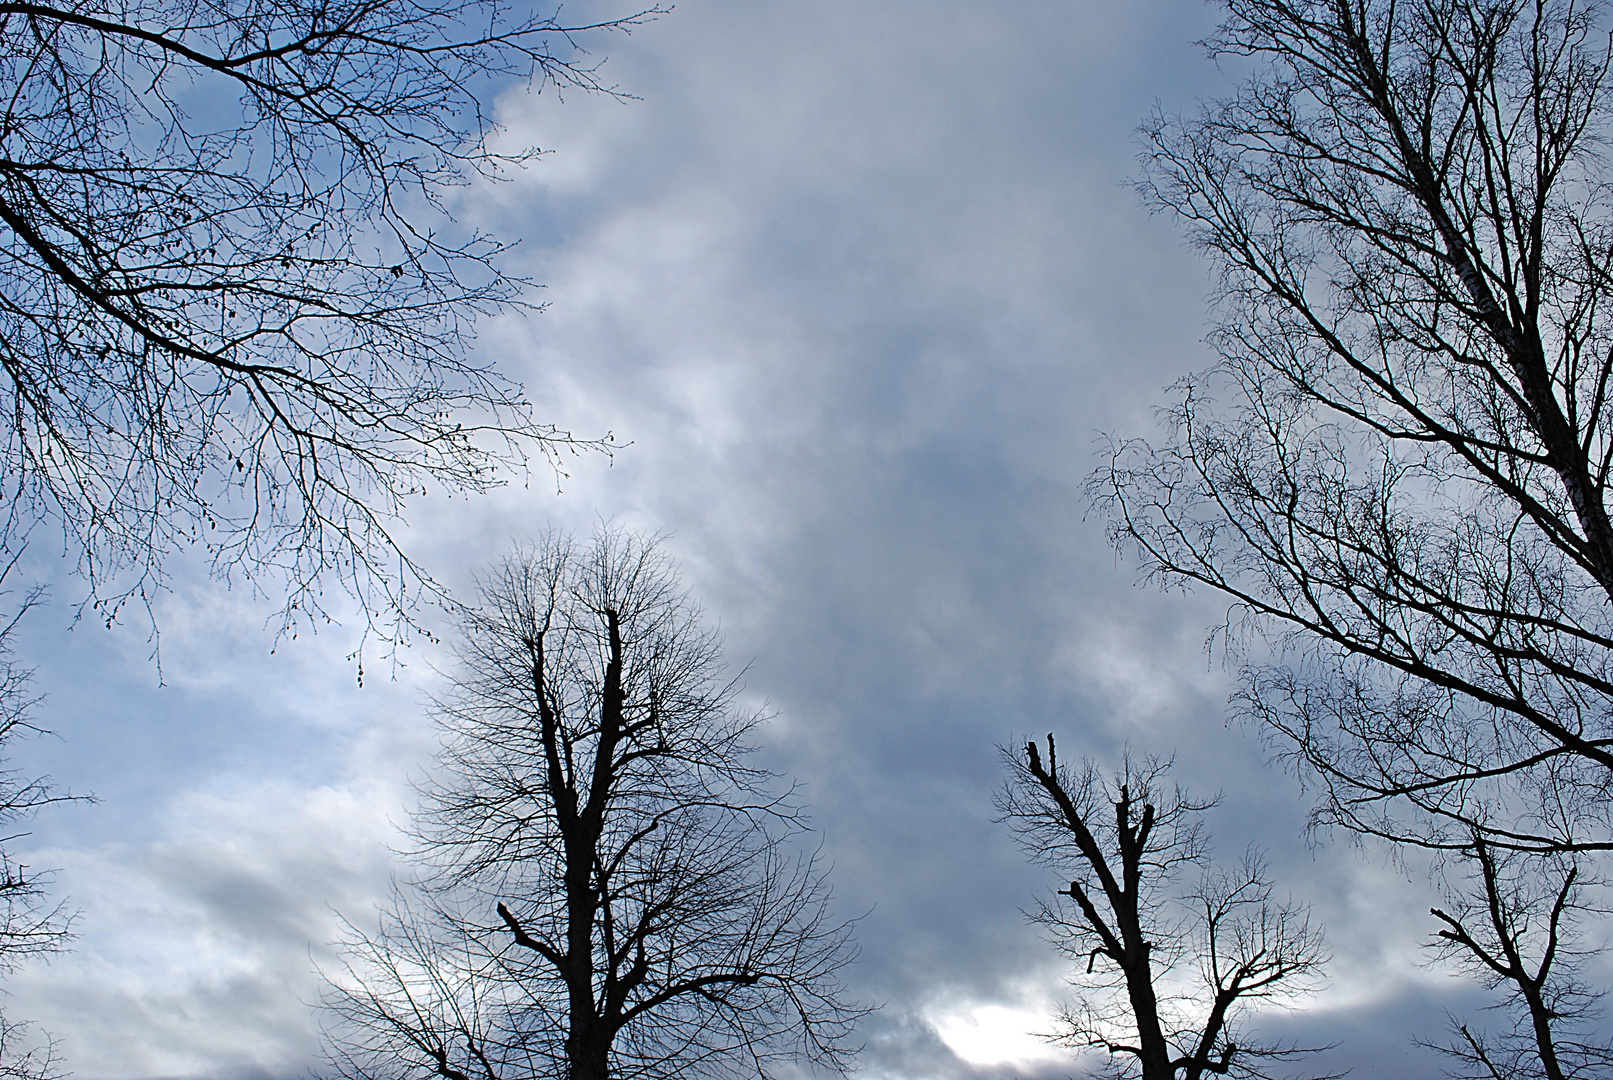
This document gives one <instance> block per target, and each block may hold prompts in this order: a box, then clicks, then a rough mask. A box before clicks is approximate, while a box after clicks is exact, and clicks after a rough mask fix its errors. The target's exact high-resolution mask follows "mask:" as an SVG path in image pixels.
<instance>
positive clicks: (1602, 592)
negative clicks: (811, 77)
mask: <svg viewBox="0 0 1613 1080" xmlns="http://www.w3.org/2000/svg"><path fill="white" fill-rule="evenodd" d="M1225 7H1226V10H1227V13H1228V17H1227V20H1226V22H1225V24H1224V25H1223V26H1222V28H1221V29H1220V31H1219V32H1218V33H1217V35H1216V36H1215V37H1214V38H1213V39H1212V40H1211V41H1210V43H1209V48H1210V51H1211V52H1212V53H1213V54H1216V55H1220V56H1224V57H1236V58H1239V60H1240V61H1241V62H1244V63H1246V64H1247V65H1248V70H1251V71H1252V74H1251V75H1250V76H1249V77H1248V79H1247V81H1245V82H1244V84H1243V85H1242V87H1241V88H1240V89H1239V90H1238V92H1237V93H1236V94H1235V95H1233V96H1232V97H1230V98H1228V99H1226V100H1223V101H1218V102H1213V103H1210V104H1209V105H1207V106H1206V107H1205V109H1204V111H1203V113H1202V114H1201V115H1200V116H1198V117H1197V118H1192V119H1183V118H1177V117H1170V116H1164V115H1160V116H1158V117H1156V118H1155V120H1154V121H1153V122H1152V123H1151V124H1150V125H1149V126H1148V127H1147V129H1146V130H1145V139H1146V142H1147V155H1146V162H1147V165H1146V173H1145V176H1144V178H1143V180H1142V182H1141V185H1140V186H1141V189H1142V192H1143V194H1144V196H1145V198H1146V199H1147V200H1148V201H1149V202H1150V203H1151V204H1152V205H1153V206H1154V207H1156V208H1158V209H1161V210H1165V211H1169V212H1171V213H1173V214H1175V215H1177V216H1178V217H1179V218H1180V219H1181V220H1182V221H1184V222H1185V223H1186V224H1187V226H1188V229H1189V233H1190V236H1191V238H1192V240H1193V242H1194V243H1195V244H1196V245H1197V246H1198V247H1199V248H1200V249H1201V250H1202V251H1204V252H1206V253H1207V254H1208V255H1209V256H1210V257H1211V259H1212V260H1213V262H1214V263H1215V266H1216V268H1217V270H1218V272H1219V280H1220V290H1219V293H1220V295H1219V304H1218V324H1217V325H1216V327H1215V329H1214V331H1213V332H1212V334H1211V337H1210V343H1211V345H1212V346H1213V347H1214V349H1215V350H1216V352H1217V353H1218V354H1219V357H1220V362H1219V364H1218V365H1217V366H1216V367H1215V368H1214V369H1213V370H1212V371H1211V372H1210V373H1209V374H1207V375H1205V376H1201V377H1196V378H1192V379H1189V380H1186V381H1184V382H1183V383H1182V384H1181V385H1180V386H1179V387H1178V388H1177V393H1176V396H1175V401H1174V404H1173V405H1172V407H1171V409H1170V411H1169V413H1168V420H1167V423H1168V428H1169V431H1168V434H1167V436H1166V438H1165V439H1164V441H1163V442H1162V443H1160V444H1159V445H1155V446H1150V445H1148V444H1146V443H1143V442H1140V441H1133V442H1123V443H1117V444H1116V445H1115V447H1114V453H1113V456H1112V459H1111V462H1110V464H1109V467H1108V468H1106V469H1104V470H1102V471H1101V472H1100V474H1099V475H1098V476H1097V477H1096V478H1095V479H1094V481H1093V492H1094V494H1095V496H1096V498H1097V500H1098V501H1099V503H1100V504H1102V505H1103V506H1104V507H1105V508H1106V509H1107V510H1108V511H1109V513H1110V516H1111V522H1112V525H1113V535H1114V537H1115V539H1116V542H1117V543H1118V544H1119V545H1120V546H1122V547H1130V548H1132V549H1134V550H1136V551H1137V552H1139V553H1140V554H1141V556H1142V559H1143V561H1144V564H1145V566H1146V567H1147V569H1148V571H1149V572H1151V573H1152V574H1154V575H1156V576H1157V577H1158V578H1159V579H1161V580H1162V581H1165V582H1170V583H1182V584H1196V585H1201V586H1208V587H1209V588H1210V589H1212V590H1214V591H1215V592H1217V593H1219V594H1221V595H1222V596H1224V597H1226V598H1227V599H1228V600H1229V601H1230V602H1231V605H1232V606H1231V610H1230V612H1229V616H1228V619H1227V622H1226V624H1225V625H1224V626H1223V627H1222V630H1223V631H1225V632H1226V634H1227V638H1226V640H1227V642H1228V644H1229V645H1230V646H1231V651H1230V655H1231V656H1233V657H1235V658H1237V659H1238V660H1239V661H1240V663H1241V665H1242V688H1241V690H1240V692H1239V693H1238V695H1237V696H1236V697H1235V699H1234V701H1235V704H1236V705H1237V706H1238V707H1239V709H1240V711H1241V712H1242V713H1243V714H1244V715H1245V716H1248V717H1251V718H1253V719H1254V720H1255V721H1256V722H1257V723H1258V724H1259V725H1261V726H1262V727H1263V729H1264V730H1265V731H1266V732H1267V733H1268V734H1270V735H1271V736H1272V737H1273V738H1274V740H1275V741H1276V743H1277V745H1278V746H1279V748H1280V751H1281V752H1282V753H1285V754H1287V755H1291V758H1292V760H1294V761H1296V762H1297V763H1299V764H1300V765H1301V767H1302V768H1303V769H1304V770H1305V771H1306V772H1307V773H1308V774H1309V775H1310V776H1311V777H1312V778H1314V779H1316V780H1318V781H1319V782H1320V786H1321V789H1322V799H1321V803H1320V806H1319V807H1318V809H1317V812H1316V823H1317V824H1318V825H1321V826H1341V827H1343V828H1345V829H1348V830H1352V831H1354V832H1356V833H1358V834H1364V835H1370V836H1376V837H1382V838H1387V839H1389V840H1391V841H1394V842H1397V843H1402V844H1415V845H1421V846H1424V847H1428V848H1432V849H1434V850H1436V851H1438V852H1441V853H1443V855H1444V857H1445V858H1446V860H1447V861H1446V862H1445V864H1444V867H1445V872H1446V874H1447V876H1448V878H1449V879H1451V880H1453V881H1456V882H1458V883H1461V882H1465V883H1466V886H1465V887H1466V890H1467V891H1465V892H1463V891H1461V890H1458V892H1457V894H1456V897H1455V899H1454V900H1453V902H1452V904H1451V905H1450V906H1451V908H1452V910H1451V911H1440V912H1436V915H1437V917H1438V918H1439V919H1440V931H1441V933H1442V934H1444V935H1445V937H1446V940H1447V942H1448V943H1449V944H1450V948H1451V954H1452V955H1453V956H1457V957H1461V958H1464V959H1465V960H1466V961H1467V962H1469V964H1470V966H1472V967H1474V969H1475V970H1477V971H1479V972H1480V973H1481V974H1482V975H1483V976H1484V977H1485V978H1486V979H1487V980H1488V981H1490V982H1491V983H1492V985H1496V986H1499V987H1500V988H1501V989H1503V990H1504V991H1505V998H1506V1002H1507V1004H1508V1005H1509V1007H1511V1008H1513V1009H1515V1010H1516V1011H1515V1012H1514V1014H1513V1015H1514V1017H1515V1019H1516V1021H1517V1025H1518V1026H1517V1028H1516V1029H1515V1032H1514V1034H1517V1035H1519V1039H1521V1040H1522V1041H1519V1039H1512V1038H1511V1037H1508V1038H1509V1041H1508V1042H1507V1054H1506V1057H1507V1060H1508V1061H1509V1062H1510V1064H1508V1065H1507V1066H1506V1067H1507V1068H1508V1069H1511V1070H1518V1069H1521V1070H1523V1071H1524V1072H1525V1073H1527V1074H1529V1075H1546V1076H1556V1075H1560V1074H1561V1073H1562V1070H1561V1069H1560V1068H1559V1066H1558V1064H1555V1063H1554V1061H1553V1055H1554V1051H1553V1049H1552V1039H1551V1038H1550V1037H1549V1034H1550V1033H1549V1032H1547V1031H1544V1030H1543V1029H1542V1027H1541V1021H1542V1020H1549V1019H1551V1018H1550V1017H1548V1016H1546V1014H1547V1013H1549V1012H1553V1011H1555V1010H1557V1008H1558V1006H1557V1005H1552V1004H1548V1003H1546V1002H1545V999H1544V998H1543V996H1542V995H1544V994H1546V993H1547V990H1548V988H1549V987H1550V986H1551V985H1553V982H1552V971H1553V970H1554V967H1553V965H1554V963H1556V964H1558V965H1560V964H1561V958H1560V954H1554V953H1553V951H1552V948H1550V947H1547V946H1546V945H1542V944H1540V943H1539V942H1535V943H1534V944H1530V942H1531V941H1532V940H1533V935H1534V934H1535V933H1537V932H1541V927H1545V930H1544V933H1545V935H1546V938H1547V939H1548V940H1549V941H1554V940H1556V935H1557V933H1558V930H1559V928H1560V925H1559V923H1560V920H1561V919H1562V918H1563V917H1564V915H1565V912H1568V911H1570V910H1571V905H1570V901H1571V900H1572V898H1573V897H1574V896H1575V895H1576V894H1575V889H1576V888H1577V887H1578V885H1577V884H1576V880H1577V879H1576V877H1575V875H1576V874H1580V873H1581V871H1584V873H1585V874H1589V875H1590V876H1596V875H1595V868H1596V865H1597V860H1598V858H1599V857H1600V856H1599V855H1598V854H1597V853H1599V852H1605V851H1607V850H1609V849H1613V798H1610V795H1613V618H1610V616H1613V606H1610V599H1613V527H1610V525H1609V521H1610V518H1609V508H1608V481H1609V475H1610V472H1613V415H1610V410H1613V394H1610V391H1613V323H1610V321H1609V314H1610V311H1613V306H1610V305H1613V277H1610V276H1609V266H1610V256H1613V213H1610V211H1613V206H1610V203H1609V198H1610V195H1613V182H1610V181H1613V173H1610V172H1609V162H1608V158H1607V156H1606V153H1605V150H1606V141H1607V137H1608V134H1609V120H1610V117H1613V110H1610V105H1613V102H1610V100H1609V89H1610V88H1609V75H1610V65H1613V44H1610V43H1613V38H1610V36H1609V31H1610V29H1613V27H1610V25H1609V21H1608V18H1607V11H1606V9H1605V8H1604V7H1603V6H1602V5H1600V4H1598V3H1594V2H1580V0H1499V2H1494V0H1482V2H1481V0H1412V2H1390V0H1227V2H1226V4H1225ZM1557 856H1563V857H1567V860H1568V861H1567V862H1566V863H1564V864H1563V865H1565V866H1567V867H1568V868H1569V869H1568V870H1565V871H1563V872H1562V873H1558V872H1557V871H1555V870H1553V867H1554V866H1556V865H1557V863H1556V862H1554V857H1557ZM1503 869H1504V870H1505V873H1503V872H1502V871H1503ZM1509 875H1510V876H1509ZM1509 881H1510V884H1508V882H1509ZM1553 904H1559V905H1569V907H1553ZM1542 905H1544V906H1543V907H1542ZM1542 920H1544V921H1542ZM1451 935H1455V936H1454V937H1453V936H1451ZM1531 949H1534V950H1535V951H1533V952H1531V951H1530V950H1531ZM1554 955H1555V956H1557V960H1555V961H1554V959H1553V957H1554ZM1531 956H1532V957H1533V959H1532V960H1531V959H1528V958H1529V957H1531ZM1492 961H1493V962H1492ZM1555 970H1558V971H1559V972H1560V971H1561V967H1560V966H1559V967H1558V968H1556V969H1555ZM1555 985H1558V986H1562V985H1564V984H1563V983H1560V982H1559V983H1557V984H1555ZM1547 1026H1549V1025H1547ZM1459 1030H1463V1031H1465V1032H1466V1034H1464V1036H1463V1039H1462V1040H1461V1042H1460V1043H1459V1044H1458V1046H1457V1049H1458V1050H1459V1051H1460V1056H1463V1057H1464V1060H1465V1061H1466V1065H1467V1066H1469V1067H1472V1068H1474V1069H1477V1070H1479V1071H1481V1072H1484V1073H1485V1075H1490V1072H1488V1071H1487V1070H1491V1069H1493V1068H1495V1067H1499V1065H1500V1063H1501V1058H1499V1057H1496V1056H1495V1055H1493V1054H1491V1052H1490V1050H1489V1049H1486V1048H1485V1045H1484V1043H1483V1039H1482V1038H1480V1037H1479V1036H1478V1035H1476V1034H1475V1033H1473V1032H1472V1031H1471V1029H1465V1028H1461V1027H1460V1026H1459ZM1525 1036H1527V1037H1525ZM1514 1051H1518V1053H1514ZM1587 1052H1589V1051H1587ZM1520 1053H1521V1055H1522V1056H1520ZM1586 1060H1590V1059H1589V1058H1586Z"/></svg>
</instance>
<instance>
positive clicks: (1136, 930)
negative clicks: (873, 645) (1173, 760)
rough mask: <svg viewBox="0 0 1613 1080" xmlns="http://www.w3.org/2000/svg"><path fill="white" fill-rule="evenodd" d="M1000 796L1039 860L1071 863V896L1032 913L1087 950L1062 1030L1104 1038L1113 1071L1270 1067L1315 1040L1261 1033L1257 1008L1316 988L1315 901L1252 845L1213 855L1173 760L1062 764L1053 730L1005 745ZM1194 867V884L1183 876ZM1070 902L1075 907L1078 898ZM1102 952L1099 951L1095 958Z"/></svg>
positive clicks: (1197, 807)
mask: <svg viewBox="0 0 1613 1080" xmlns="http://www.w3.org/2000/svg"><path fill="white" fill-rule="evenodd" d="M1003 758H1004V761H1005V762H1006V764H1007V766H1008V770H1009V780H1008V783H1007V785H1006V786H1005V787H1004V788H1003V790H1002V791H1001V793H1000V794H999V797H998V800H997V805H998V809H999V810H1000V811H1001V812H1002V815H1003V818H1004V820H1006V821H1007V822H1008V823H1009V825H1010V826H1011V827H1012V828H1013V830H1014V833H1015V836H1016V838H1017V839H1018V840H1019V843H1020V846H1021V847H1023V848H1024V849H1025V851H1026V852H1027V853H1028V854H1029V855H1030V856H1031V858H1032V859H1034V860H1035V861H1036V862H1038V863H1041V864H1043V865H1046V866H1050V867H1053V868H1055V869H1057V870H1059V871H1062V872H1064V873H1067V874H1069V875H1071V879H1070V885H1069V888H1068V889H1067V890H1060V892H1059V893H1058V895H1059V896H1060V897H1063V898H1067V899H1068V900H1069V901H1070V903H1069V904H1065V903H1063V901H1062V900H1061V901H1055V902H1052V903H1049V902H1045V901H1044V902H1043V903H1042V904H1041V905H1040V906H1039V907H1038V908H1037V909H1036V910H1035V912H1034V913H1033V918H1035V919H1036V921H1038V922H1040V923H1041V924H1043V925H1044V926H1047V927H1048V928H1049V929H1050V930H1051V931H1052V934H1053V939H1054V942H1055V943H1056V944H1057V945H1058V947H1059V948H1060V949H1061V950H1063V951H1064V952H1066V953H1067V954H1069V955H1070V956H1071V957H1072V958H1075V959H1076V960H1078V961H1081V962H1083V963H1084V965H1085V967H1084V970H1083V975H1082V977H1081V979H1082V981H1078V982H1077V983H1076V985H1077V986H1078V987H1079V988H1080V990H1081V996H1080V997H1079V999H1078V1001H1077V1002H1076V1003H1075V1004H1074V1005H1073V1006H1066V1007H1065V1008H1064V1009H1063V1010H1062V1012H1061V1014H1060V1017H1059V1023H1060V1030H1059V1031H1058V1033H1057V1037H1058V1038H1059V1040H1060V1041H1062V1042H1065V1043H1067V1044H1069V1045H1073V1046H1095V1047H1101V1048H1103V1049H1104V1050H1106V1051H1107V1052H1108V1054H1109V1055H1110V1060H1111V1065H1112V1067H1113V1068H1114V1071H1115V1072H1116V1073H1118V1074H1120V1075H1124V1076H1140V1077H1141V1078H1142V1080H1178V1078H1180V1080H1200V1078H1202V1077H1204V1076H1205V1075H1206V1074H1210V1075H1222V1076H1233V1077H1239V1076H1250V1077H1262V1076H1267V1075H1270V1072H1269V1070H1270V1069H1271V1068H1272V1067H1273V1065H1274V1064H1275V1063H1276V1062H1278V1061H1281V1060H1283V1059H1287V1058H1292V1057H1296V1056H1299V1055H1301V1054H1304V1053H1308V1052H1310V1051H1309V1050H1308V1049H1306V1048H1301V1047H1296V1046H1290V1045H1281V1044H1275V1043H1270V1042H1262V1041H1260V1040H1258V1039H1256V1038H1254V1037H1252V1036H1251V1035H1250V1034H1249V1033H1248V1031H1247V1030H1246V1024H1245V1021H1246V1019H1247V1016H1248V1013H1249V1007H1250V1006H1251V1004H1253V1003H1256V1002H1268V1003H1270V1002H1272V1001H1274V1000H1275V1001H1278V1002H1281V1001H1283V1000H1285V999H1292V998H1294V997H1296V996H1298V995H1300V994H1303V993H1304V992H1306V991H1308V990H1310V989H1313V988H1314V987H1315V984H1316V982H1317V979H1318V977H1319V975H1320V973H1321V969H1322V965H1323V964H1324V963H1325V961H1326V955H1325V950H1324V949H1323V946H1322V935H1321V931H1320V930H1319V929H1318V928H1317V927H1315V926H1313V925H1312V924H1311V920H1310V915H1309V912H1308V911H1307V909H1305V908H1304V907H1301V906H1297V905H1295V904H1294V903H1292V902H1291V901H1278V900H1277V899H1276V898H1275V897H1274V895H1273V889H1272V885H1271V882H1270V881H1269V880H1268V878H1267V877H1266V871H1265V866H1264V864H1263V862H1262V860H1261V859H1260V858H1259V857H1258V856H1257V855H1256V854H1255V853H1253V852H1250V853H1248V854H1246V855H1245V857H1244V858H1243V860H1242V861H1241V862H1240V863H1239V864H1238V865H1237V866H1236V867H1233V868H1231V869H1217V868H1214V867H1210V866H1207V858H1206V855H1207V852H1206V845H1207V837H1206V835H1205V831H1204V824H1203V815H1204V812H1205V811H1206V810H1208V809H1209V808H1210V807H1211V806H1212V805H1213V803H1210V802H1195V801H1194V800H1192V799H1190V798H1188V797H1187V796H1186V795H1184V794H1183V793H1182V791H1181V789H1180V788H1174V787H1167V786H1166V783H1165V775H1166V773H1167V771H1168V770H1169V767H1170V763H1169V762H1166V761H1160V760H1158V759H1156V758H1147V759H1144V760H1142V761H1135V760H1133V759H1132V758H1131V757H1130V755H1129V754H1128V755H1127V757H1126V758H1125V760H1124V762H1123V764H1122V766H1121V769H1120V772H1119V773H1118V774H1117V775H1116V776H1114V777H1113V778H1108V777H1105V776H1104V775H1103V774H1102V773H1101V771H1100V770H1099V768H1098V767H1097V765H1095V764H1094V763H1093V762H1092V761H1091V760H1090V759H1083V761H1082V762H1081V765H1080V767H1079V769H1076V770H1071V769H1070V768H1068V767H1067V766H1064V765H1061V764H1060V763H1059V761H1058V757H1057V754H1056V752H1055V748H1054V743H1053V736H1052V735H1049V736H1048V737H1047V759H1046V761H1045V762H1044V761H1043V759H1042V755H1041V752H1040V751H1039V749H1038V748H1037V745H1036V743H1034V742H1032V743H1028V744H1027V745H1026V746H1025V749H1024V752H1023V754H1020V753H1015V752H1010V751H1007V750H1005V751H1004V753H1003ZM1195 867H1196V868H1198V869H1199V870H1200V875H1199V877H1198V878H1197V879H1196V881H1195V882H1194V883H1192V884H1191V885H1190V886H1189V887H1187V888H1182V887H1181V886H1182V882H1181V880H1180V879H1181V877H1182V875H1183V873H1184V871H1186V870H1188V869H1189V868H1195ZM1072 906H1073V909H1074V910H1073V911H1072V910H1071V908H1072ZM1100 960H1102V961H1103V964H1102V966H1101V968H1100V963H1099V962H1100Z"/></svg>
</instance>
